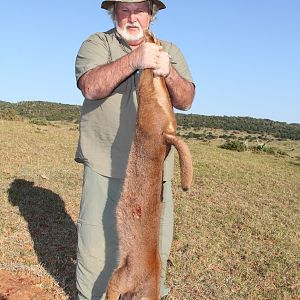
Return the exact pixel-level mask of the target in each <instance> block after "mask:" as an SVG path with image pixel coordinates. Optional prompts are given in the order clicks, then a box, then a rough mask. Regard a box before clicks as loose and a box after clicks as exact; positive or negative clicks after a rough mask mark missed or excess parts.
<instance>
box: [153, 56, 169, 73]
mask: <svg viewBox="0 0 300 300" xmlns="http://www.w3.org/2000/svg"><path fill="white" fill-rule="evenodd" d="M153 73H154V75H157V76H163V77H167V76H168V75H169V73H170V56H169V54H168V53H167V52H165V51H160V52H159V57H158V59H157V62H156V67H155V68H154V71H153Z"/></svg>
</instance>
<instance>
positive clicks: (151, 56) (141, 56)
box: [131, 43, 162, 70]
mask: <svg viewBox="0 0 300 300" xmlns="http://www.w3.org/2000/svg"><path fill="white" fill-rule="evenodd" d="M161 49H162V47H161V46H158V45H155V44H153V43H145V44H142V45H141V46H139V47H138V48H136V49H135V50H134V51H132V52H131V58H132V59H131V67H132V68H133V69H134V70H136V69H147V68H151V69H156V67H157V65H158V63H159V60H160V55H161V51H160V50H161Z"/></svg>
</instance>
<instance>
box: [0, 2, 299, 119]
mask: <svg viewBox="0 0 300 300" xmlns="http://www.w3.org/2000/svg"><path fill="white" fill-rule="evenodd" d="M2 2H3V3H1V9H0V36H1V50H0V51H1V52H0V53H1V55H0V66H1V72H0V85H1V89H0V100H4V101H10V102H16V101H23V100H45V101H52V102H60V103H69V104H81V103H82V101H83V98H82V95H81V93H80V91H79V90H77V88H76V83H75V76H74V61H75V57H76V54H77V51H78V49H79V47H80V45H81V43H82V42H83V40H84V39H85V38H86V37H88V36H89V35H90V34H92V33H94V32H96V31H105V30H107V29H109V28H111V27H112V22H111V20H110V18H109V17H108V16H107V14H106V12H105V11H104V10H102V9H100V6H99V5H100V2H101V1H98V0H90V1H86V0H85V1H83V0H80V1H79V0H72V1H71V0H60V1H58V0H51V1H49V0H46V1H41V0H26V1H21V0H9V1H2ZM164 3H165V4H166V5H167V9H165V10H164V11H161V12H159V14H158V17H157V20H156V22H155V23H154V25H153V27H152V29H153V31H154V32H155V33H156V35H157V37H159V38H161V39H165V40H169V41H172V42H174V43H175V44H176V45H177V46H178V47H179V48H180V49H181V50H182V52H183V53H184V55H185V57H186V59H187V61H188V63H189V66H190V69H191V72H192V75H193V78H194V81H195V84H196V87H197V88H196V98H195V101H194V104H193V107H192V109H191V110H190V111H189V113H196V114H202V115H219V116H222V115H227V116H250V117H255V118H268V119H272V120H278V121H284V122H288V123H292V122H297V123H300V18H299V13H300V1H299V0H281V1H280V0H227V1H225V0H190V1H175V0H165V1H164ZM182 3H184V4H182Z"/></svg>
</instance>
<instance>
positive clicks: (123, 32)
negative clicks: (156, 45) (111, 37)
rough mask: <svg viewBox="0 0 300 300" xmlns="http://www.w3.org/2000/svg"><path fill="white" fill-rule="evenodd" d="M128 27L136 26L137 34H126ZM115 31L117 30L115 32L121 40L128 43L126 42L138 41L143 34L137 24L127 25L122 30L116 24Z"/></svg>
mask: <svg viewBox="0 0 300 300" xmlns="http://www.w3.org/2000/svg"><path fill="white" fill-rule="evenodd" d="M129 26H136V27H138V28H139V32H138V33H136V34H131V33H128V32H127V28H128V27H129ZM116 29H117V32H118V33H119V34H120V35H121V36H122V37H123V39H124V40H125V41H128V42H135V41H138V40H140V39H141V38H142V37H143V36H144V32H143V29H142V27H141V25H140V24H139V23H138V22H134V23H132V24H129V23H127V24H126V25H125V26H124V28H123V29H122V28H120V27H119V25H118V24H116Z"/></svg>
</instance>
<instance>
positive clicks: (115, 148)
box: [75, 29, 192, 180]
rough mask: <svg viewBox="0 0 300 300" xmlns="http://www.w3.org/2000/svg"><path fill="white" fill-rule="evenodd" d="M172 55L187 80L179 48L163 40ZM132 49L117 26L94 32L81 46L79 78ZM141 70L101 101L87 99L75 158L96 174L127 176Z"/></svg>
mask: <svg viewBox="0 0 300 300" xmlns="http://www.w3.org/2000/svg"><path fill="white" fill-rule="evenodd" d="M161 43H162V46H163V49H164V50H165V51H167V52H168V53H169V54H170V56H171V63H172V65H173V66H174V68H175V69H176V70H177V71H178V73H179V74H180V75H181V76H182V77H183V78H185V79H186V80H188V81H191V82H192V77H191V74H190V71H189V69H188V66H187V64H186V62H185V59H184V57H183V55H182V53H181V52H180V50H179V49H178V48H177V47H176V46H175V45H174V44H172V43H169V42H165V41H161ZM131 51H132V50H131V48H130V47H129V46H128V44H127V43H126V42H125V41H124V40H123V39H122V37H121V36H120V35H119V34H118V33H117V31H116V30H115V29H111V30H109V31H107V32H98V33H95V34H93V35H91V36H90V37H89V38H88V39H87V40H85V41H84V42H83V44H82V45H81V47H80V49H79V52H78V55H77V57H76V65H75V73H76V80H77V82H78V79H79V78H80V77H81V76H82V75H83V74H84V73H85V72H87V71H88V70H91V69H93V68H95V67H97V66H101V65H105V64H108V63H110V62H112V61H115V60H116V59H118V58H120V57H122V56H124V55H126V54H128V53H129V52H131ZM138 81H139V72H138V71H136V72H134V73H133V74H132V75H131V76H129V77H128V78H127V79H125V80H124V81H123V82H122V83H121V84H120V85H119V86H118V87H116V88H115V90H114V91H113V92H112V94H111V95H110V96H108V97H106V98H102V99H99V100H88V99H85V100H84V102H83V106H82V109H81V117H80V136H79V142H78V147H77V151H76V156H75V160H76V161H77V162H80V163H85V164H87V165H89V166H90V167H91V168H92V169H94V170H95V171H96V172H97V173H99V174H101V175H104V176H107V177H113V178H124V176H125V171H126V166H127V161H128V156H129V151H130V147H131V143H132V140H133V136H134V131H135V121H136V112H137V95H136V90H137V85H138ZM173 164H174V155H173V151H171V152H170V154H169V155H168V157H167V158H166V161H165V168H164V180H170V179H171V177H172V173H173Z"/></svg>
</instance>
